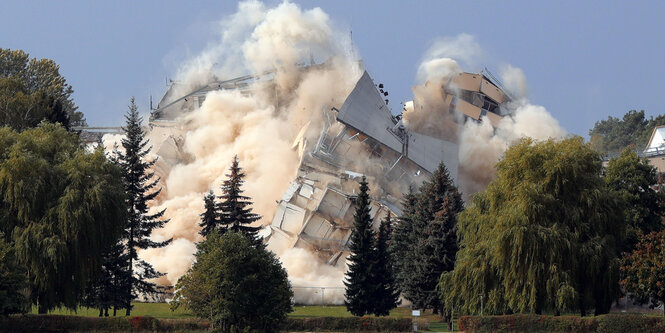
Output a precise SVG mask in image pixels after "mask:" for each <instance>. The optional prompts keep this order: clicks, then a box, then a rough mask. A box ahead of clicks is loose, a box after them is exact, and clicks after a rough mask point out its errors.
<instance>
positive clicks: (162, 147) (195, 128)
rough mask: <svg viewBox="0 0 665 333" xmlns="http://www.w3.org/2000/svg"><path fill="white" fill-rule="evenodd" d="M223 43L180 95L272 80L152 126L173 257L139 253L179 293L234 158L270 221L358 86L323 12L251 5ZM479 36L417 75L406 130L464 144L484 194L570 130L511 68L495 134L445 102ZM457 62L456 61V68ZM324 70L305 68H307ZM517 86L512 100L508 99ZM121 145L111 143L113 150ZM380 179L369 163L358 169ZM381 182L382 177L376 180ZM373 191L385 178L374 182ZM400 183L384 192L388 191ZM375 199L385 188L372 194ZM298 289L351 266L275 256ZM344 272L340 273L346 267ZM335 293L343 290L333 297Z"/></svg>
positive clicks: (164, 232)
mask: <svg viewBox="0 0 665 333" xmlns="http://www.w3.org/2000/svg"><path fill="white" fill-rule="evenodd" d="M218 27H219V30H220V31H219V38H218V40H217V41H215V42H214V43H211V44H210V45H209V46H208V47H207V48H206V49H205V50H204V51H203V52H201V53H200V54H199V55H198V56H196V57H194V58H192V59H190V60H189V61H187V62H186V63H185V64H184V65H183V66H182V67H181V68H180V69H179V71H178V74H177V82H178V83H179V84H178V85H177V86H176V88H175V89H179V91H175V93H174V94H173V95H174V96H182V95H185V94H187V93H189V92H191V91H192V90H194V89H196V88H199V87H202V86H204V85H206V84H208V83H210V82H213V81H215V80H224V79H230V78H234V77H237V76H240V75H246V74H248V73H258V74H260V73H268V75H270V76H271V79H270V80H264V81H262V80H257V81H256V82H255V83H253V85H252V87H251V89H249V90H245V91H242V92H241V91H238V90H220V91H212V92H209V93H208V94H207V96H206V98H205V101H204V102H203V103H202V104H201V106H200V107H199V108H197V109H195V110H194V111H192V112H190V113H188V114H184V115H181V117H179V118H178V119H177V120H176V125H175V127H173V128H175V129H177V131H178V132H179V133H181V135H180V136H179V137H172V135H171V134H169V133H170V132H169V131H171V130H173V129H168V130H165V129H163V128H160V127H154V128H153V129H152V131H151V132H150V133H149V138H150V139H151V144H152V145H153V146H154V150H153V155H151V156H152V157H156V156H157V155H159V157H160V158H159V159H158V162H157V164H155V166H154V169H155V172H156V174H157V175H158V176H159V177H160V178H161V185H162V187H163V191H162V193H161V195H160V196H159V197H158V198H156V199H155V201H154V202H152V204H151V210H152V211H153V212H154V211H159V210H162V209H166V216H165V217H166V218H168V219H170V222H169V223H168V224H166V226H165V227H164V228H162V229H158V230H155V232H154V233H153V235H152V237H153V238H154V239H155V240H164V239H169V238H171V237H173V239H174V241H173V242H172V243H171V244H170V245H168V246H167V247H165V248H161V249H150V250H146V251H143V252H141V253H140V256H141V257H142V258H143V259H145V260H147V261H149V262H150V263H152V264H153V265H154V267H155V268H156V269H157V270H159V271H161V272H165V273H166V275H165V276H164V277H163V278H162V279H161V280H160V281H159V282H160V283H163V284H175V283H176V282H177V279H178V278H179V277H180V276H182V275H183V274H184V273H185V272H186V271H187V269H188V268H189V267H190V265H191V263H192V261H193V259H194V252H195V250H196V246H195V244H196V242H198V241H201V237H200V236H199V234H198V232H199V229H200V228H199V226H198V223H199V220H200V217H199V214H201V213H202V211H203V200H202V198H203V195H204V194H205V193H207V192H208V191H209V190H213V191H214V192H215V193H216V194H217V195H220V194H221V193H220V185H221V183H222V181H223V180H224V179H225V178H226V175H225V174H226V173H227V170H228V168H229V166H230V163H231V161H232V159H233V156H234V155H238V158H239V160H240V166H241V167H242V168H243V169H244V172H245V173H246V178H245V180H246V182H245V184H244V190H245V193H244V194H245V195H247V196H249V197H251V198H252V199H253V202H254V204H253V210H254V212H256V213H258V214H260V215H262V216H263V218H262V219H261V220H260V221H259V223H260V224H262V225H267V224H269V223H270V222H271V219H272V217H273V214H274V212H275V209H276V206H277V205H276V203H275V202H276V201H277V200H279V199H280V198H281V196H282V194H283V193H284V191H285V190H286V189H287V187H288V186H289V183H290V182H291V181H292V180H293V179H294V178H295V176H296V174H297V171H298V166H299V164H300V161H301V158H302V154H303V150H304V149H305V148H306V144H307V142H313V141H314V140H315V139H316V138H317V136H318V135H319V133H320V130H321V128H322V124H323V121H324V119H323V117H324V116H323V115H324V113H323V111H324V110H330V107H332V106H336V107H340V106H341V104H342V103H343V102H344V99H345V98H346V96H347V95H348V94H349V93H350V91H351V89H352V88H353V86H354V84H355V83H356V81H357V80H358V78H359V77H360V75H361V74H362V73H361V68H360V67H359V64H358V62H357V60H356V59H357V56H356V55H355V53H354V51H353V47H352V46H351V44H350V40H349V39H348V37H347V36H346V35H345V34H341V33H338V32H337V30H336V29H335V27H334V25H333V23H332V22H331V20H330V18H329V17H328V15H327V14H326V13H324V12H323V11H322V10H321V9H319V8H314V9H309V10H303V9H301V8H300V7H299V6H297V5H295V4H292V3H288V2H284V3H281V4H279V5H277V6H276V7H274V8H267V7H266V6H265V5H264V4H262V3H260V2H258V1H245V2H241V3H240V4H239V5H238V10H237V12H236V13H235V14H233V15H231V16H229V17H227V18H225V19H223V20H221V21H220V22H219V24H218ZM480 54H481V49H480V46H479V45H478V43H477V42H476V41H475V39H474V38H473V36H470V35H466V34H462V35H459V36H457V37H455V38H443V39H440V40H437V41H435V43H434V44H433V46H432V48H431V49H430V50H429V51H428V52H427V53H426V54H425V57H424V58H423V61H422V63H421V65H420V66H419V68H418V72H417V77H418V79H419V80H420V82H421V84H419V85H418V86H416V87H414V89H413V92H414V101H412V102H407V103H405V106H406V107H405V109H406V111H405V112H404V118H403V119H404V123H405V125H406V126H407V127H408V128H409V129H411V130H416V131H419V132H421V133H423V134H427V135H432V136H438V137H442V138H444V139H447V140H451V141H458V142H459V145H460V149H459V161H460V176H459V179H458V182H459V184H460V186H461V187H462V189H463V191H464V193H467V194H469V193H473V192H475V191H477V190H479V189H481V188H482V187H484V186H485V185H486V184H487V183H488V182H489V181H490V180H491V179H492V178H493V176H494V164H495V163H496V162H497V161H498V159H499V158H500V157H501V156H502V154H503V152H504V151H505V149H506V148H507V147H508V146H509V145H510V144H511V143H512V142H514V141H515V140H516V139H518V138H519V137H521V136H531V137H534V138H537V139H545V138H548V137H561V136H563V135H565V131H563V129H561V128H560V127H559V125H558V123H557V121H556V120H555V119H554V118H553V117H552V116H551V115H550V114H549V113H547V111H546V110H545V108H543V107H541V106H536V105H531V104H529V103H528V101H527V100H526V98H525V97H524V96H525V95H526V88H525V87H526V85H525V80H524V79H523V78H524V75H523V74H522V72H521V70H519V69H517V68H514V67H510V66H507V67H505V70H504V71H503V73H504V82H505V83H506V85H507V86H508V87H510V89H511V93H512V94H514V95H515V96H519V97H518V98H517V99H516V100H514V101H513V102H512V103H511V104H510V105H508V106H507V110H506V112H507V113H509V114H510V115H509V116H507V117H505V118H504V119H503V120H502V121H501V122H500V123H499V124H498V126H497V127H496V128H493V127H492V126H491V125H490V123H489V121H487V120H486V119H483V121H481V122H472V121H467V122H466V123H464V125H463V126H459V124H461V123H463V119H462V118H461V117H460V116H459V115H455V114H454V113H451V112H450V110H449V106H450V101H449V100H447V98H448V96H449V95H455V94H457V88H456V87H455V86H454V84H451V83H450V79H451V78H452V77H453V76H454V75H456V74H458V73H460V72H461V71H462V66H460V63H461V64H464V65H465V66H470V65H471V64H474V62H475V61H477V59H478V58H479V57H480ZM458 61H459V62H458ZM314 63H316V64H319V65H315V66H309V67H306V68H305V67H303V66H302V65H303V64H314ZM512 89H514V90H515V91H512ZM119 140H120V138H119V137H113V136H108V137H105V147H106V148H107V150H111V149H112V147H113V142H116V143H117V142H118V141H119ZM350 162H352V163H355V164H356V165H365V166H364V167H363V168H364V169H366V170H368V174H370V175H371V174H372V167H375V166H372V165H371V163H366V161H350ZM376 174H378V175H380V174H382V173H381V172H376ZM376 184H377V186H378V185H379V184H383V183H381V179H377V181H376ZM389 186H395V185H394V184H383V187H384V188H388V187H389ZM374 190H375V191H379V190H380V188H376V189H374ZM278 255H279V256H280V259H281V260H282V262H283V264H284V266H285V268H286V269H287V271H288V273H289V279H290V280H291V283H292V285H293V286H295V287H342V286H343V285H342V281H343V278H344V272H345V267H333V266H329V265H326V264H324V263H321V262H320V261H319V260H318V259H317V257H316V255H315V254H313V253H310V252H308V251H307V250H305V249H298V248H294V249H284V250H282V251H281V253H278ZM342 266H343V265H342ZM335 290H336V291H335ZM318 293H319V290H317V289H306V290H305V292H302V293H297V295H299V296H297V300H298V301H299V302H305V303H317V302H320V298H319V297H320V295H319V294H318ZM326 299H327V301H330V299H334V300H335V301H337V302H341V301H342V299H343V290H341V288H340V289H333V290H327V291H326Z"/></svg>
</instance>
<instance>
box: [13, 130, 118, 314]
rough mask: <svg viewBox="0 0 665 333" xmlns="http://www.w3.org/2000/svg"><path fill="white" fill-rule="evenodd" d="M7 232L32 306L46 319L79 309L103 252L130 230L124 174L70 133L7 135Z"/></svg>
mask: <svg viewBox="0 0 665 333" xmlns="http://www.w3.org/2000/svg"><path fill="white" fill-rule="evenodd" d="M0 193H2V196H1V197H0V219H1V220H2V221H3V223H2V224H0V231H4V233H5V234H6V235H11V242H12V243H13V247H14V249H15V250H16V252H15V253H16V257H17V259H18V261H19V263H20V264H21V265H22V266H23V267H25V268H26V270H27V278H28V286H29V290H30V301H32V303H33V304H38V307H39V312H40V313H45V312H46V311H48V310H50V309H53V308H55V307H57V306H66V307H69V308H76V307H77V306H78V304H79V301H80V299H81V297H82V295H83V292H84V290H85V288H86V287H87V284H88V282H89V281H90V280H91V279H93V278H94V277H95V274H96V272H97V270H98V268H99V265H100V262H101V254H102V252H103V250H104V249H105V248H106V247H107V246H109V245H110V244H112V243H113V242H114V241H115V240H116V239H117V237H118V235H119V233H120V232H121V230H122V224H121V223H118V221H121V220H122V219H123V218H124V207H125V206H124V198H125V196H124V193H123V184H122V178H121V172H120V169H119V168H118V167H116V166H115V165H113V164H112V163H110V162H109V161H108V160H107V159H106V158H105V156H104V154H103V153H102V152H101V151H96V152H94V153H89V152H87V151H86V150H85V149H84V148H83V147H82V146H81V144H80V142H79V139H78V137H77V136H76V135H75V134H73V133H70V132H67V131H66V130H65V129H64V128H63V127H61V126H59V125H52V124H42V125H40V126H39V127H37V128H33V129H28V130H25V131H23V132H21V133H17V132H14V131H12V130H11V129H9V128H7V127H4V128H0Z"/></svg>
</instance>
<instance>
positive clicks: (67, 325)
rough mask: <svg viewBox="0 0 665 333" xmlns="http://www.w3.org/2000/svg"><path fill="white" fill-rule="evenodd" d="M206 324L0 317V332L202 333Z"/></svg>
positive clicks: (137, 319) (146, 319)
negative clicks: (195, 332)
mask: <svg viewBox="0 0 665 333" xmlns="http://www.w3.org/2000/svg"><path fill="white" fill-rule="evenodd" d="M208 326H209V323H208V322H206V321H202V320H198V319H156V318H153V317H147V316H146V317H129V318H128V317H81V316H63V315H33V314H26V315H13V316H9V317H4V318H3V317H0V332H18V333H20V332H26V333H27V332H71V331H74V332H80V331H103V332H141V331H161V332H170V331H182V330H204V329H207V328H208Z"/></svg>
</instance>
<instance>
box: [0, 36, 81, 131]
mask: <svg viewBox="0 0 665 333" xmlns="http://www.w3.org/2000/svg"><path fill="white" fill-rule="evenodd" d="M2 78H12V79H14V80H16V81H17V82H19V83H20V84H21V86H22V87H23V88H24V89H25V91H24V93H26V94H28V95H31V94H36V93H39V94H42V95H43V96H42V97H43V98H45V99H46V100H49V101H50V104H51V105H58V108H60V110H58V112H60V111H61V112H62V114H64V115H66V119H67V123H64V118H62V116H63V115H62V114H61V115H58V117H56V118H57V119H60V121H61V123H62V124H63V126H65V127H68V126H69V125H70V124H71V125H72V126H85V125H86V122H85V118H84V116H83V113H81V112H79V111H77V110H78V107H77V106H76V104H75V103H74V100H73V99H72V96H71V95H72V94H73V93H74V89H72V87H71V85H69V84H68V83H67V81H66V80H65V78H64V77H63V76H62V75H60V66H59V65H58V64H56V63H55V62H54V61H53V60H50V59H36V58H30V55H29V54H27V53H26V52H24V51H22V50H10V49H2V48H0V79H2ZM41 120H42V119H41V118H40V119H39V120H38V121H37V122H39V121H41ZM33 126H34V125H33Z"/></svg>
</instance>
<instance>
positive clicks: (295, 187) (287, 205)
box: [267, 72, 508, 266]
mask: <svg viewBox="0 0 665 333" xmlns="http://www.w3.org/2000/svg"><path fill="white" fill-rule="evenodd" d="M452 82H453V84H456V85H457V87H458V88H459V89H460V91H461V94H459V96H457V95H456V94H454V93H446V98H447V102H448V104H450V106H451V112H460V113H461V114H462V115H463V117H462V119H463V118H464V117H466V118H472V119H474V120H480V119H481V116H485V115H487V116H488V119H490V121H498V120H500V119H501V115H500V113H499V110H500V109H499V105H500V104H501V103H503V102H506V101H507V100H508V97H507V96H506V95H505V94H504V93H503V92H502V90H501V89H499V88H498V87H497V85H494V84H493V83H491V81H489V79H488V78H487V77H485V76H483V75H482V74H472V73H461V74H460V75H458V76H457V77H455V78H453V79H452ZM447 86H450V84H448V85H447ZM414 107H418V105H415V106H414ZM325 112H326V120H327V122H326V124H325V126H324V127H323V130H322V131H321V134H320V136H319V138H318V140H317V141H316V142H315V143H314V144H313V145H311V148H309V150H308V151H305V152H304V154H303V158H302V161H301V165H300V168H299V170H298V177H297V179H295V180H294V181H293V182H292V183H291V185H290V186H289V188H288V189H287V191H286V192H285V193H284V196H283V197H282V198H281V200H280V201H279V203H278V205H279V207H278V209H277V212H276V213H275V215H274V217H273V220H272V223H271V225H270V230H269V231H270V232H269V235H268V236H267V239H268V247H269V248H271V249H273V250H276V251H277V252H278V251H279V249H284V248H289V247H301V248H306V249H309V250H311V251H312V252H314V253H316V254H317V255H318V256H319V258H320V259H321V260H323V261H324V262H327V263H328V264H331V265H338V266H341V265H343V263H344V260H343V258H346V256H347V253H345V251H346V248H347V247H346V245H347V242H348V240H349V238H350V236H351V228H352V225H353V213H354V210H355V208H354V200H355V197H356V196H355V192H356V191H357V188H358V181H357V179H356V178H358V177H360V176H362V175H365V176H367V177H368V181H369V183H370V188H373V189H374V191H373V192H372V197H373V199H374V200H373V201H372V209H371V213H370V215H371V216H372V217H373V218H374V227H375V228H378V224H379V221H380V219H381V218H383V217H385V215H386V214H387V213H388V212H392V214H394V215H398V216H399V215H400V213H401V211H400V201H401V199H402V194H403V193H405V192H406V191H407V190H408V187H409V186H416V187H417V186H418V185H419V184H421V183H422V182H423V181H424V180H425V179H426V178H427V177H429V175H431V173H432V172H434V170H435V169H436V168H437V167H438V165H439V163H441V162H444V163H445V165H446V167H447V168H448V170H449V172H450V175H451V177H453V178H456V177H457V170H458V157H457V156H458V145H457V142H456V135H448V136H446V135H442V136H441V137H447V138H450V139H448V140H444V139H440V138H435V137H432V136H427V135H424V134H421V133H418V132H416V131H412V130H409V129H407V127H406V126H405V125H404V124H403V122H402V120H401V117H400V116H394V115H393V114H392V112H391V111H390V109H389V108H388V106H387V104H386V102H385V101H384V99H383V96H382V95H381V94H380V92H379V91H378V90H377V87H376V85H375V84H374V82H373V81H372V79H371V78H370V76H369V74H368V73H367V72H365V73H364V74H363V75H362V77H361V78H360V79H359V80H358V82H357V84H356V86H355V88H354V89H353V91H352V92H351V93H350V94H349V96H348V97H347V99H346V101H345V102H344V104H343V105H342V107H341V108H340V109H339V110H337V109H335V108H332V109H331V110H330V111H325ZM449 118H450V122H452V123H454V122H455V119H456V117H449ZM457 118H458V119H459V117H457ZM457 126H459V124H457V123H456V124H454V127H457ZM441 128H446V126H442V127H441ZM300 145H301V146H302V145H303V144H302V143H300ZM307 146H309V145H308V144H305V147H307ZM306 150H307V148H306ZM377 217H378V218H377ZM340 258H342V260H340Z"/></svg>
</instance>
